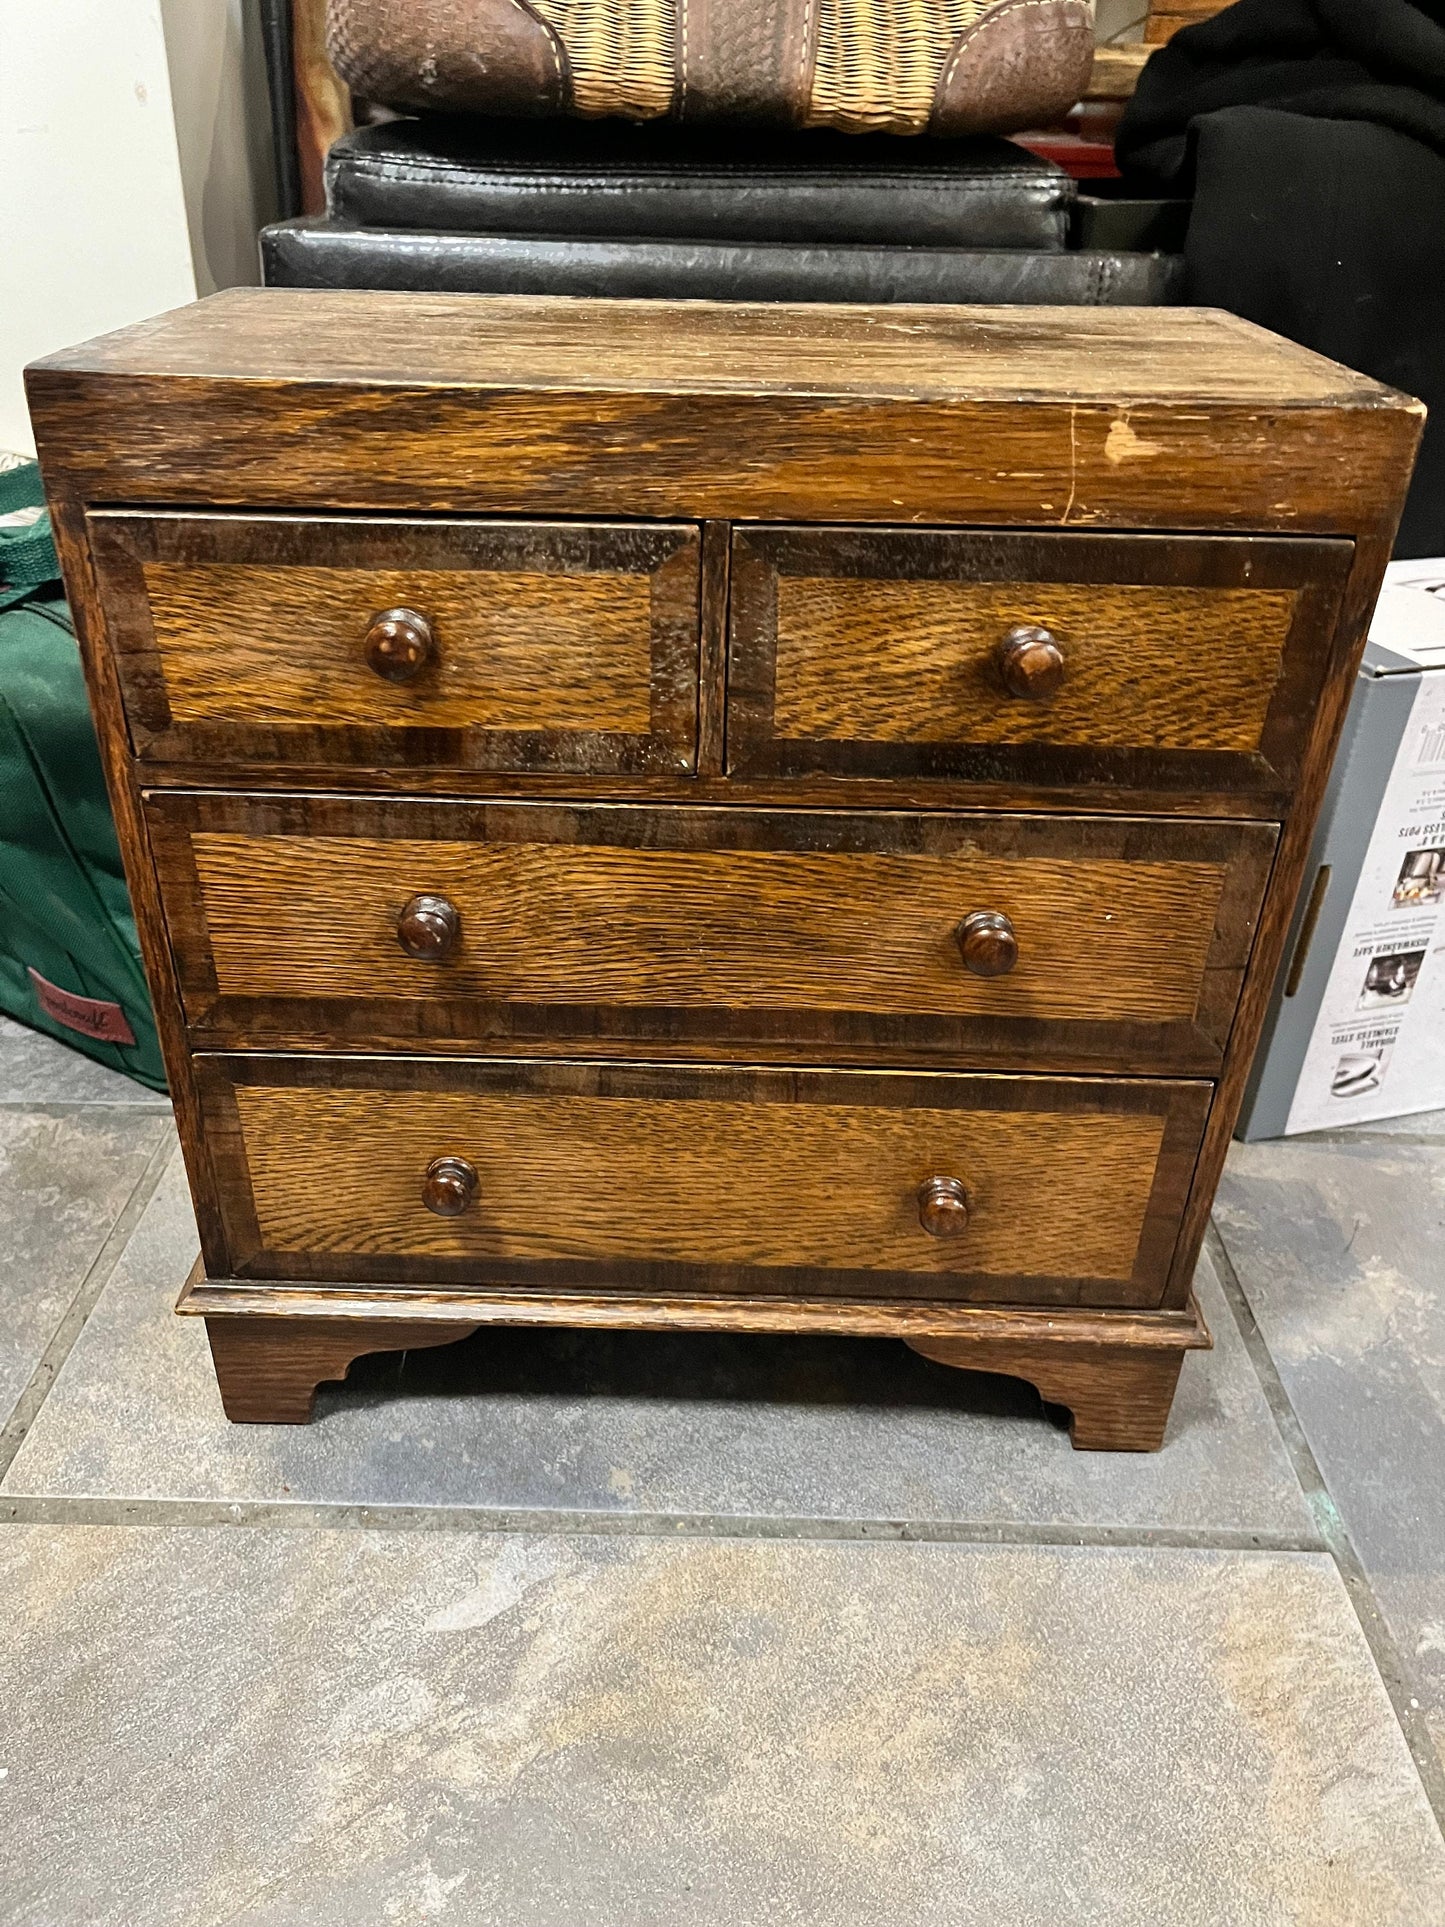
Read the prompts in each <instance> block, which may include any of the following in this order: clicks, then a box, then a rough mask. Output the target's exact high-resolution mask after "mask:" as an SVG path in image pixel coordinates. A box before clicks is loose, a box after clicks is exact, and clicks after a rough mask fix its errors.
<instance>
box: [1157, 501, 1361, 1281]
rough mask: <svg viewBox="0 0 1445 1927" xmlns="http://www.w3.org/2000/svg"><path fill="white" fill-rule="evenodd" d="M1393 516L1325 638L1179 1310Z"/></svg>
mask: <svg viewBox="0 0 1445 1927" xmlns="http://www.w3.org/2000/svg"><path fill="white" fill-rule="evenodd" d="M1397 521H1398V510H1397V511H1395V512H1394V513H1392V514H1391V515H1390V516H1389V517H1388V519H1387V520H1386V521H1385V523H1384V524H1383V525H1376V527H1374V528H1373V529H1371V530H1370V531H1369V532H1368V533H1366V534H1363V535H1362V536H1361V539H1360V540H1359V542H1358V543H1357V544H1356V546H1355V562H1354V567H1353V569H1352V570H1351V571H1350V578H1349V582H1348V583H1347V585H1346V588H1345V593H1344V598H1343V600H1342V602H1341V605H1340V611H1339V617H1338V620H1337V622H1336V624H1335V628H1334V631H1333V635H1332V638H1331V649H1330V656H1329V662H1328V665H1327V668H1326V672H1325V676H1324V681H1323V686H1322V688H1321V690H1320V693H1319V696H1318V698H1317V701H1316V706H1315V709H1314V711H1313V714H1312V721H1311V726H1310V731H1309V736H1308V739H1307V742H1306V745H1305V750H1304V757H1303V763H1302V769H1301V775H1300V782H1299V789H1298V791H1297V793H1296V796H1295V798H1294V802H1293V805H1292V808H1291V811H1290V815H1289V820H1288V822H1287V823H1286V825H1285V827H1284V830H1283V833H1282V835H1281V838H1280V844H1279V852H1278V855H1277V856H1276V858H1275V863H1274V868H1273V871H1272V873H1271V876H1270V881H1269V888H1268V891H1267V893H1266V896H1265V904H1264V915H1263V917H1262V919H1261V922H1260V926H1259V932H1258V935H1257V936H1256V938H1255V945H1254V953H1253V956H1252V957H1251V959H1250V967H1249V970H1248V973H1247V974H1246V977H1245V984H1244V990H1243V993H1242V995H1241V998H1240V1001H1239V1005H1238V1008H1237V1010H1236V1014H1235V1020H1234V1028H1233V1031H1232V1032H1231V1035H1230V1039H1229V1046H1228V1049H1227V1052H1226V1055H1225V1063H1224V1069H1223V1072H1222V1073H1221V1076H1220V1079H1219V1083H1218V1085H1217V1087H1216V1092H1215V1100H1214V1104H1213V1106H1212V1107H1211V1110H1210V1115H1209V1123H1208V1126H1207V1128H1206V1130H1205V1134H1204V1142H1203V1144H1202V1146H1201V1148H1200V1153H1199V1161H1198V1163H1197V1165H1196V1166H1195V1171H1194V1181H1193V1184H1192V1185H1191V1187H1190V1192H1189V1200H1188V1203H1187V1204H1186V1206H1185V1208H1184V1215H1183V1219H1182V1222H1181V1226H1180V1233H1179V1244H1178V1247H1177V1249H1176V1251H1175V1254H1174V1263H1173V1265H1172V1267H1171V1270H1170V1275H1169V1283H1168V1287H1167V1289H1166V1292H1165V1298H1164V1302H1165V1303H1166V1304H1169V1305H1176V1306H1178V1305H1183V1304H1184V1303H1185V1301H1186V1299H1187V1297H1188V1294H1189V1292H1190V1290H1191V1289H1192V1281H1193V1277H1194V1269H1195V1266H1196V1265H1197V1263H1198V1261H1199V1252H1200V1248H1201V1246H1202V1245H1203V1243H1204V1234H1205V1231H1206V1230H1207V1229H1208V1225H1209V1213H1210V1210H1211V1208H1212V1206H1213V1203H1214V1194H1215V1192H1216V1191H1217V1189H1218V1188H1219V1180H1220V1178H1221V1177H1222V1175H1223V1172H1224V1160H1225V1157H1226V1155H1227V1153H1228V1150H1229V1144H1230V1140H1231V1138H1232V1137H1233V1135H1234V1126H1235V1122H1236V1120H1237V1118H1238V1116H1239V1107H1240V1105H1241V1104H1242V1103H1243V1101H1244V1091H1245V1085H1246V1083H1247V1082H1248V1079H1249V1073H1250V1070H1251V1069H1252V1067H1253V1063H1254V1054H1255V1051H1256V1050H1257V1048H1258V1046H1259V1039H1260V1033H1261V1032H1262V1030H1263V1028H1264V1020H1265V1017H1266V1015H1267V1014H1268V1011H1269V1002H1270V998H1271V996H1272V995H1273V992H1274V985H1275V979H1276V978H1277V976H1278V974H1279V971H1280V969H1281V966H1282V964H1283V961H1284V950H1285V944H1286V941H1287V940H1288V937H1289V930H1290V924H1291V922H1292V921H1293V918H1294V909H1295V903H1296V900H1297V899H1298V897H1299V893H1300V888H1301V885H1302V883H1303V881H1304V874H1305V865H1306V863H1307V861H1308V859H1309V852H1310V845H1311V843H1312V842H1313V840H1314V832H1315V824H1316V821H1317V819H1318V816H1319V811H1320V805H1321V803H1322V802H1323V800H1324V793H1325V786H1326V784H1327V783H1328V782H1329V777H1330V770H1331V768H1332V767H1333V764H1334V759H1335V751H1336V750H1337V749H1338V748H1339V742H1340V735H1341V732H1342V731H1343V729H1344V725H1345V716H1346V713H1347V712H1348V709H1349V705H1350V698H1351V697H1352V696H1353V694H1354V689H1355V677H1356V673H1357V671H1358V669H1359V664H1360V657H1361V655H1362V654H1363V652H1364V647H1365V639H1366V637H1367V635H1368V633H1369V626H1370V617H1371V615H1372V614H1373V613H1374V608H1375V602H1376V599H1377V597H1378V595H1379V589H1380V580H1381V577H1382V575H1383V573H1384V569H1385V564H1386V563H1387V562H1388V561H1389V559H1390V551H1391V549H1392V547H1393V545H1394V539H1395V529H1396V525H1397Z"/></svg>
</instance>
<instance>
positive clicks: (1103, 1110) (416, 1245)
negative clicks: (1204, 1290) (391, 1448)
mask: <svg viewBox="0 0 1445 1927" xmlns="http://www.w3.org/2000/svg"><path fill="white" fill-rule="evenodd" d="M196 1063H197V1069H198V1074H199V1078H200V1087H201V1092H202V1104H203V1109H204V1112H205V1119H206V1130H207V1141H208V1143H209V1145H210V1147H211V1152H212V1158H213V1163H214V1165H215V1167H216V1169H217V1170H218V1172H219V1173H220V1181H221V1191H222V1197H221V1209H222V1218H223V1222H224V1225H225V1233H226V1238H227V1242H228V1246H229V1256H230V1259H231V1264H232V1268H233V1270H234V1272H235V1273H236V1275H239V1276H245V1277H255V1278H266V1277H273V1278H295V1279H309V1280H314V1281H319V1282H323V1283H324V1282H336V1283H360V1282H371V1283H408V1282H413V1281H414V1282H417V1283H422V1284H424V1283H431V1284H436V1283H451V1284H461V1285H467V1284H476V1285H487V1284H510V1285H517V1284H521V1285H526V1284H536V1285H537V1286H538V1287H539V1288H550V1289H556V1288H558V1287H562V1288H565V1287H567V1286H569V1285H570V1286H573V1287H574V1288H579V1289H580V1288H583V1287H594V1286H600V1287H603V1288H616V1289H621V1290H631V1291H637V1290H651V1289H679V1290H688V1289H691V1290H694V1291H709V1292H734V1291H736V1292H748V1293H754V1294H756V1293H769V1294H781V1295H788V1294H790V1293H795V1292H809V1293H819V1292H822V1293H828V1294H835V1295H845V1296H861V1297H891V1298H897V1297H903V1298H915V1299H929V1298H940V1297H943V1298H958V1299H980V1300H993V1301H999V1302H1005V1303H1010V1302H1011V1303H1020V1304H1098V1305H1110V1304H1117V1305H1130V1306H1133V1305H1154V1304H1157V1303H1158V1302H1159V1300H1160V1297H1161V1294H1162V1292H1163V1288H1164V1280H1165V1276H1166V1274H1167V1270H1168V1265H1169V1259H1170V1255H1171V1253H1172V1251H1173V1248H1174V1243H1175V1239H1176V1235H1177V1229H1178V1219H1179V1215H1180V1212H1181V1210H1182V1207H1183V1200H1184V1196H1185V1191H1186V1189H1187V1185H1188V1180H1189V1174H1190V1172H1191V1170H1192V1167H1193V1162H1194V1158H1195V1155H1196V1153H1197V1150H1198V1145H1199V1139H1200V1135H1201V1132H1202V1129H1203V1124H1204V1116H1205V1112H1206V1110H1207V1108H1208V1102H1209V1093H1210V1087H1209V1086H1208V1085H1205V1084H1184V1083H1177V1084H1169V1083H1163V1082H1161V1081H1158V1080H1151V1081H1139V1082H1129V1081H1125V1080H1120V1081H1116V1082H1089V1081H1087V1080H1082V1079H1057V1080H1050V1079H1046V1078H1010V1077H987V1076H985V1077H955V1076H948V1075H942V1074H927V1073H923V1074H908V1073H901V1072H894V1073H887V1072H882V1073H860V1072H847V1071H766V1070H756V1069H751V1070H728V1069H722V1068H717V1067H688V1068H685V1069H684V1068H670V1069H669V1068H662V1067H657V1066H653V1067H629V1068H623V1067H621V1066H607V1065H599V1064H596V1063H591V1064H578V1063H554V1064H539V1063H536V1062H524V1063H512V1064H498V1063H495V1062H492V1063H485V1062H483V1063H479V1062H476V1061H458V1060H453V1061H450V1062H448V1061H439V1060H436V1059H424V1058H398V1059H393V1060H390V1061H385V1060H379V1059H375V1058H371V1059H366V1058H334V1059H324V1058H302V1057H273V1058H265V1057H258V1058H227V1057H205V1056H203V1057H200V1058H198V1059H197V1060H196ZM440 1160H452V1161H454V1162H453V1163H452V1164H451V1165H450V1166H444V1167H443V1171H442V1173H441V1174H440V1176H438V1175H437V1174H436V1173H435V1170H434V1167H435V1166H436V1164H437V1163H438V1161H440ZM459 1164H460V1167H461V1169H460V1173H459V1170H458V1165H459ZM429 1172H433V1179H432V1183H433V1185H434V1187H437V1188H440V1189H443V1190H444V1193H445V1195H444V1197H443V1199H442V1201H444V1202H450V1203H451V1204H453V1205H455V1204H456V1203H457V1202H458V1200H459V1198H463V1197H464V1198H465V1208H463V1209H462V1210H461V1211H460V1215H455V1216H439V1215H437V1214H436V1213H435V1212H434V1211H433V1210H432V1209H430V1208H428V1206H427V1204H426V1203H425V1202H424V1197H423V1192H424V1187H426V1186H427V1184H428V1173H429ZM935 1179H937V1180H944V1181H946V1188H947V1189H948V1192H949V1197H950V1199H952V1200H953V1201H954V1202H953V1203H952V1204H951V1205H950V1206H949V1207H948V1208H947V1209H946V1210H941V1209H940V1208H939V1207H937V1206H935V1208H934V1222H935V1223H942V1224H943V1225H944V1226H945V1228H946V1229H947V1230H949V1231H950V1232H951V1233H952V1235H933V1234H931V1233H930V1232H929V1231H928V1230H926V1229H925V1228H924V1224H923V1221H922V1215H921V1205H920V1194H921V1191H922V1188H923V1187H925V1186H927V1185H929V1183H930V1181H931V1180H935ZM947 1181H951V1182H952V1185H955V1186H957V1187H958V1189H957V1190H954V1189H952V1188H951V1187H950V1186H949V1185H948V1182H947ZM434 1195H435V1192H434ZM959 1197H961V1199H962V1209H960V1208H959V1206H958V1203H957V1200H958V1198H959ZM960 1227H961V1228H960Z"/></svg>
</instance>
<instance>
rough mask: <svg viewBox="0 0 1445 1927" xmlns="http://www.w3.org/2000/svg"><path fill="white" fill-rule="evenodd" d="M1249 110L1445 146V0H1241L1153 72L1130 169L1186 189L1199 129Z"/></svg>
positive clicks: (1135, 120)
mask: <svg viewBox="0 0 1445 1927" xmlns="http://www.w3.org/2000/svg"><path fill="white" fill-rule="evenodd" d="M1239 106H1267V107H1276V108H1280V109H1282V110H1284V111H1286V112H1288V113H1293V114H1307V115H1310V116H1313V117H1317V118H1321V119H1326V120H1334V121H1369V122H1371V123H1373V124H1374V125H1375V126H1377V127H1385V128H1392V129H1393V130H1394V131H1395V132H1396V133H1399V134H1408V135H1410V136H1411V137H1412V138H1413V139H1415V140H1417V141H1422V142H1424V143H1425V145H1426V146H1428V147H1433V148H1435V149H1437V150H1439V151H1441V152H1445V0H1238V4H1237V5H1235V6H1232V7H1227V8H1226V9H1225V10H1224V12H1223V13H1219V14H1216V15H1215V16H1214V17H1213V19H1211V20H1205V21H1202V22H1201V23H1200V24H1199V25H1198V26H1197V27H1186V28H1185V29H1184V30H1183V32H1182V33H1178V34H1176V35H1175V36H1174V38H1173V40H1171V41H1170V42H1169V44H1168V45H1167V46H1166V47H1162V48H1161V49H1160V50H1159V52H1158V53H1157V54H1155V55H1154V57H1153V59H1152V60H1151V61H1150V62H1149V64H1148V66H1147V67H1145V69H1144V71H1143V73H1142V74H1141V75H1140V77H1139V86H1138V90H1137V92H1136V93H1135V95H1134V98H1133V100H1132V101H1131V102H1130V104H1129V106H1128V108H1127V109H1126V111H1125V114H1124V118H1123V120H1122V121H1121V122H1120V125H1119V132H1118V137H1117V141H1116V151H1117V154H1118V158H1119V163H1120V166H1121V167H1122V168H1123V169H1124V171H1125V173H1126V174H1135V175H1144V176H1147V177H1148V178H1149V179H1151V180H1153V181H1156V182H1160V183H1162V184H1164V185H1166V186H1168V187H1174V188H1177V187H1183V188H1185V189H1187V188H1188V186H1189V183H1190V181H1191V178H1192V176H1193V171H1194V154H1193V149H1192V145H1191V141H1190V129H1191V127H1192V126H1194V125H1195V124H1197V123H1198V122H1199V121H1200V119H1201V118H1202V117H1203V116H1204V115H1206V114H1212V113H1214V112H1216V111H1217V110H1219V109H1220V108H1225V107H1239Z"/></svg>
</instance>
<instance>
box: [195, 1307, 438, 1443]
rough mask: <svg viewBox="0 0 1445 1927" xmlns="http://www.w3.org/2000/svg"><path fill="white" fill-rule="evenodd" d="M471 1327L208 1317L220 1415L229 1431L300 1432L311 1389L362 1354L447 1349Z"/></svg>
mask: <svg viewBox="0 0 1445 1927" xmlns="http://www.w3.org/2000/svg"><path fill="white" fill-rule="evenodd" d="M475 1329H476V1327H475V1326H474V1325H473V1326H466V1325H438V1324H406V1323H404V1322H402V1321H400V1320H397V1319H364V1318H332V1319H322V1318H314V1319H308V1320H307V1321H306V1322H305V1323H304V1324H298V1322H297V1321H296V1320H295V1319H292V1318H214V1317H213V1318H207V1320H206V1336H207V1338H208V1339H209V1340H210V1344H211V1359H212V1362H213V1363H214V1365H215V1368H216V1383H217V1385H218V1387H219V1388H220V1393H221V1409H222V1411H224V1412H225V1414H226V1417H227V1418H228V1419H230V1421H231V1423H232V1424H233V1425H306V1424H309V1423H310V1420H311V1415H312V1411H313V1409H314V1407H315V1403H316V1392H317V1388H318V1387H319V1386H321V1385H324V1384H326V1383H328V1382H334V1381H335V1380H337V1379H342V1378H345V1377H346V1374H347V1373H348V1372H349V1371H350V1369H351V1367H352V1366H353V1365H354V1364H355V1363H356V1361H357V1359H358V1358H360V1357H362V1356H363V1355H364V1354H365V1353H367V1352H396V1351H421V1350H424V1349H425V1348H427V1347H429V1346H432V1345H452V1344H455V1343H456V1342H457V1340H458V1339H461V1338H468V1337H470V1336H471V1333H472V1332H473V1331H475Z"/></svg>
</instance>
